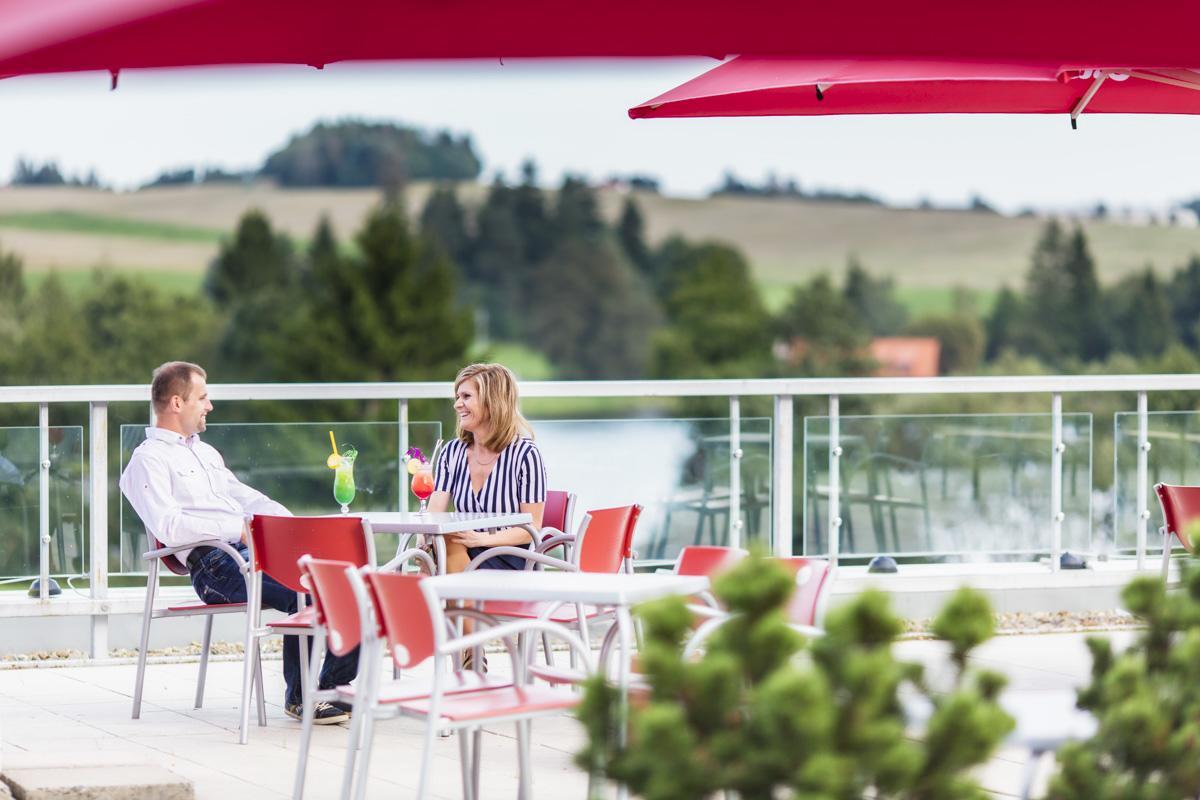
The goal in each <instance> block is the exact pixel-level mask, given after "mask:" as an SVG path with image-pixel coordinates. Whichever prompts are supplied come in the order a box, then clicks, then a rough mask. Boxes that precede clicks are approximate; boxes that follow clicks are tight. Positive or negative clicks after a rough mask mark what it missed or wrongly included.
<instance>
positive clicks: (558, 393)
mask: <svg viewBox="0 0 1200 800" xmlns="http://www.w3.org/2000/svg"><path fill="white" fill-rule="evenodd" d="M520 388H521V395H522V396H523V397H527V398H533V397H541V398H545V397H772V396H787V395H791V396H829V395H841V396H853V395H893V394H894V395H917V394H1037V393H1055V394H1057V393H1062V394H1074V393H1078V392H1163V391H1181V390H1182V391H1189V390H1191V391H1200V374H1196V375H1191V374H1176V375H1146V374H1140V375H1010V376H992V375H988V376H961V377H948V378H761V379H746V380H739V379H717V380H640V381H522V382H521V384H520ZM208 389H209V395H210V396H211V397H212V398H213V399H214V400H423V399H445V398H449V397H450V396H451V395H452V394H453V384H452V383H451V382H449V381H436V382H433V381H424V382H411V383H409V382H386V383H383V382H381V383H215V384H209V387H208ZM149 399H150V386H149V385H148V384H74V385H65V386H3V387H0V404H12V403H87V402H93V403H119V402H135V403H136V402H148V401H149Z"/></svg>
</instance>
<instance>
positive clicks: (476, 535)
mask: <svg viewBox="0 0 1200 800" xmlns="http://www.w3.org/2000/svg"><path fill="white" fill-rule="evenodd" d="M446 538H447V539H449V540H450V541H453V542H458V543H460V544H462V545H463V546H464V547H502V546H504V545H510V546H514V547H524V546H526V545H528V544H529V531H527V530H525V529H524V528H502V529H501V530H498V531H465V532H464V533H451V534H447V535H446Z"/></svg>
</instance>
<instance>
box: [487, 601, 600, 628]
mask: <svg viewBox="0 0 1200 800" xmlns="http://www.w3.org/2000/svg"><path fill="white" fill-rule="evenodd" d="M554 605H555V603H549V602H536V603H532V602H527V601H524V600H489V601H487V602H486V603H484V604H483V606H482V608H480V610H481V611H482V612H483V613H485V614H487V615H489V616H493V617H512V618H515V619H548V620H550V621H551V622H559V623H564V624H572V623H575V622H577V621H578V620H579V615H578V614H577V613H576V612H575V606H574V605H573V604H570V603H568V604H564V605H559V607H558V608H557V609H556V610H555V611H554V613H553V614H551V615H550V616H548V617H547V616H545V614H546V612H547V611H549V610H550V609H551V607H552V606H554ZM605 613H607V611H602V610H600V609H598V608H596V607H595V606H584V607H583V616H584V618H585V619H594V618H595V617H599V616H601V615H602V614H605Z"/></svg>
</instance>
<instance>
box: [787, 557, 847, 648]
mask: <svg viewBox="0 0 1200 800" xmlns="http://www.w3.org/2000/svg"><path fill="white" fill-rule="evenodd" d="M776 560H777V561H779V562H780V563H782V564H783V565H784V566H786V567H788V568H789V569H791V570H792V572H793V573H794V574H795V576H796V591H795V593H794V594H793V595H792V599H791V600H790V601H789V602H788V607H787V616H788V622H790V623H791V624H792V627H795V628H798V629H808V630H806V631H805V632H807V633H820V632H821V628H820V625H821V620H823V619H824V618H825V607H826V606H827V605H828V603H829V589H830V587H831V586H832V585H833V581H832V580H831V576H832V574H833V565H832V564H830V562H828V561H823V560H820V559H814V558H804V557H802V556H796V557H792V558H779V559H776Z"/></svg>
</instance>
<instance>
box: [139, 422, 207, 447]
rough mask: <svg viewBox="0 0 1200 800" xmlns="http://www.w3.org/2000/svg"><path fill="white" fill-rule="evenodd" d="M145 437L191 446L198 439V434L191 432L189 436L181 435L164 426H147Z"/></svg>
mask: <svg viewBox="0 0 1200 800" xmlns="http://www.w3.org/2000/svg"><path fill="white" fill-rule="evenodd" d="M146 438H147V439H157V440H158V441H160V442H166V443H167V444H182V445H186V446H188V447H191V446H192V445H194V444H195V443H196V442H198V441H200V434H198V433H193V434H192V435H191V436H183V435H182V434H179V433H176V432H175V431H169V430H167V429H166V428H159V427H149V428H146Z"/></svg>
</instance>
